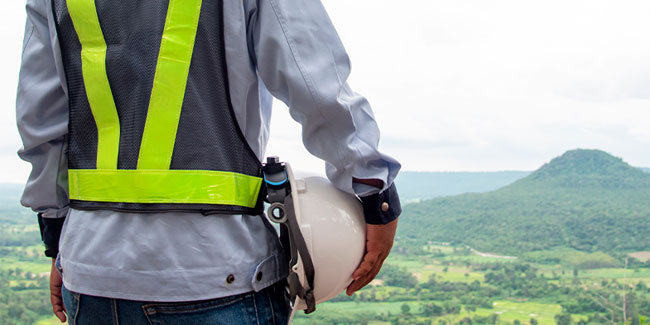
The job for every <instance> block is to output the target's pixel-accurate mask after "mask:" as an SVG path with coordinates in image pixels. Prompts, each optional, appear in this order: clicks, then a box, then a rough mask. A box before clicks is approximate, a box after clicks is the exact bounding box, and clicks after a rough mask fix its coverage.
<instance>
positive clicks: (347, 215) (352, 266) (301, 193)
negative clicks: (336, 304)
mask: <svg viewBox="0 0 650 325" xmlns="http://www.w3.org/2000/svg"><path fill="white" fill-rule="evenodd" d="M284 166H285V172H286V180H288V182H289V184H290V188H291V192H290V193H291V198H292V199H291V200H285V201H284V203H285V205H282V204H277V203H276V204H272V205H271V206H270V207H269V209H268V212H269V217H270V219H271V220H273V221H276V222H278V221H279V222H284V223H285V224H287V225H288V226H289V227H290V226H291V223H290V222H287V220H286V218H287V217H289V218H291V217H292V215H295V220H296V221H297V225H298V226H299V230H300V233H302V237H303V238H304V244H305V246H306V247H307V250H308V252H309V254H308V255H309V256H303V255H304V254H303V253H302V252H300V250H299V249H298V254H296V255H298V256H297V258H296V261H294V264H293V265H291V270H290V272H293V273H295V274H296V275H297V278H298V280H299V282H300V285H302V287H303V288H304V289H311V290H310V291H311V294H313V297H314V300H315V303H316V304H318V303H321V302H324V301H326V300H329V299H331V298H333V297H335V296H337V295H338V294H340V293H341V292H343V291H344V290H345V289H346V288H347V286H348V285H349V284H350V283H351V282H352V273H353V272H354V271H355V270H356V269H357V267H358V266H359V264H360V263H361V260H362V258H363V255H364V252H365V244H366V223H365V219H364V217H363V208H362V206H361V202H360V201H359V199H358V198H357V197H356V196H355V195H353V194H349V193H345V192H343V191H341V190H339V189H337V188H335V187H334V186H333V185H332V184H331V183H330V182H329V181H328V180H327V179H326V178H323V177H319V176H308V177H301V176H294V174H293V171H292V170H291V167H290V166H289V164H284ZM267 183H269V181H268V180H267ZM271 183H273V182H271ZM286 203H289V204H292V205H293V211H294V214H292V213H287V212H288V209H290V208H291V207H287V206H286ZM278 208H280V209H284V211H278ZM283 219H284V220H283ZM293 232H295V230H293ZM294 241H295V240H294ZM292 244H293V243H292ZM298 246H299V245H298ZM308 258H309V259H310V260H311V262H309V261H307V260H306V259H308ZM309 264H312V265H313V270H314V272H313V288H312V287H310V285H309V281H308V278H307V277H308V274H307V272H305V265H307V267H310V265H309ZM307 308H308V306H307V304H306V302H305V301H304V300H303V299H300V295H298V296H297V297H296V301H295V302H294V308H293V310H294V312H295V311H296V310H303V309H307ZM312 310H313V309H312Z"/></svg>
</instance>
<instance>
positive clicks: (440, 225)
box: [398, 150, 650, 255]
mask: <svg viewBox="0 0 650 325" xmlns="http://www.w3.org/2000/svg"><path fill="white" fill-rule="evenodd" d="M400 219H401V221H400V228H399V230H398V235H399V236H400V237H399V238H400V240H403V241H405V242H415V243H417V244H423V243H426V242H428V241H437V242H450V243H452V244H456V245H460V244H462V245H469V246H471V247H473V248H475V249H477V250H479V251H487V252H493V253H502V254H507V255H521V254H523V253H525V252H531V251H539V250H550V249H555V248H557V247H565V248H570V249H574V250H579V251H583V252H597V251H602V252H607V253H610V254H617V255H620V254H621V253H623V252H632V251H642V250H650V241H649V240H648V238H650V174H648V173H645V172H643V171H641V169H638V168H634V167H631V166H629V165H628V164H627V163H625V162H623V161H622V160H621V159H620V158H616V157H613V156H611V155H609V154H607V153H605V152H602V151H598V150H573V151H569V152H567V153H565V154H564V155H562V156H561V157H558V158H555V159H553V160H552V161H551V162H549V163H548V164H545V165H544V166H542V167H541V168H540V169H539V170H537V171H535V172H533V173H532V174H530V175H529V176H527V177H525V178H523V179H521V180H518V181H516V182H515V183H513V184H511V185H509V186H506V187H504V188H501V189H499V190H497V191H494V192H489V193H480V194H464V195H458V196H453V197H446V198H440V199H433V200H428V201H423V202H420V203H415V204H409V205H406V206H405V208H404V214H403V217H402V218H400Z"/></svg>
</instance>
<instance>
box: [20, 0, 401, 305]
mask: <svg viewBox="0 0 650 325" xmlns="http://www.w3.org/2000/svg"><path fill="white" fill-rule="evenodd" d="M204 1H209V0H204ZM224 12H225V15H224V16H225V24H224V33H225V46H226V60H227V63H228V65H227V70H228V78H229V84H230V89H229V91H230V95H231V100H232V104H233V108H234V111H235V116H236V118H237V122H238V124H239V127H240V128H241V130H242V133H243V134H244V136H245V138H246V140H247V141H248V143H249V145H250V146H251V148H252V149H253V151H254V152H255V153H256V155H257V157H258V158H259V159H260V160H262V159H263V157H264V154H265V152H264V151H265V147H266V144H267V141H268V139H269V123H270V119H271V102H272V96H275V97H277V98H279V99H280V100H282V101H283V102H285V103H286V104H287V106H288V107H289V109H290V113H291V116H292V117H293V118H294V119H295V120H296V121H298V122H299V123H301V124H302V137H303V142H304V144H305V147H306V148H307V150H308V151H309V152H311V153H312V154H314V155H315V156H317V157H319V158H321V159H323V160H325V161H326V174H327V176H328V178H329V179H330V180H331V181H332V183H333V184H334V185H335V186H336V187H338V188H340V189H341V190H344V191H347V192H349V193H355V194H357V195H360V196H363V195H367V194H371V193H372V191H373V190H374V191H376V189H373V188H372V187H368V186H363V185H361V184H356V183H355V184H353V183H352V178H353V177H356V178H361V179H380V180H383V181H384V186H385V187H384V189H385V188H387V187H389V186H390V185H391V184H392V183H393V180H394V179H395V177H396V176H397V172H398V170H399V168H400V165H399V163H398V162H397V161H396V160H394V159H393V158H391V157H389V156H387V155H385V154H383V153H381V152H379V150H378V142H379V129H378V127H377V124H376V122H375V120H374V117H373V113H372V110H371V108H370V105H369V104H368V102H367V101H366V99H365V98H364V97H362V96H360V95H359V94H357V93H355V92H353V91H352V90H351V89H350V87H349V86H348V84H347V83H346V80H347V77H348V75H349V73H350V63H349V60H348V56H347V54H346V52H345V49H344V48H343V45H342V43H341V41H340V39H339V37H338V35H337V33H336V31H335V29H334V27H333V26H332V24H331V22H330V20H329V18H328V16H327V13H326V11H325V9H324V8H323V6H322V4H321V2H320V1H319V0H224ZM27 14H28V15H27V24H26V30H25V40H24V46H23V48H24V50H23V62H22V66H21V71H20V80H19V87H18V96H17V121H18V128H19V131H20V134H21V137H22V140H23V148H21V149H20V150H19V155H20V157H21V158H22V159H24V160H26V161H28V162H30V163H31V164H32V172H31V174H30V177H29V180H28V181H27V184H26V187H25V192H24V194H23V197H22V203H23V205H25V206H28V207H31V208H32V209H33V210H34V211H37V212H41V213H43V217H46V218H61V217H65V216H67V219H66V222H65V226H64V230H63V233H62V235H61V243H60V259H61V264H62V268H63V271H64V278H63V279H64V284H65V286H66V287H67V288H68V289H69V290H71V291H75V292H79V293H84V294H89V295H95V296H103V297H112V298H121V299H131V300H148V301H188V300H201V299H210V298H217V297H223V296H229V295H233V294H238V293H244V292H248V291H251V290H255V291H258V290H261V289H263V288H264V287H266V286H268V285H270V284H272V283H274V282H276V281H278V280H279V279H281V278H282V277H285V276H286V274H283V273H282V272H281V271H280V269H281V268H280V267H279V264H280V263H283V262H282V259H283V258H282V256H281V254H280V249H279V246H278V243H277V237H276V234H275V232H274V230H273V229H272V227H270V225H269V224H268V221H266V220H265V219H263V218H262V217H260V216H247V215H219V216H209V217H205V216H202V215H200V214H191V213H184V214H183V213H159V214H146V215H144V214H132V213H120V212H114V211H82V210H75V209H69V208H68V196H67V156H66V153H67V140H66V135H67V131H68V99H67V87H66V81H65V80H66V79H65V73H64V69H63V65H62V60H61V53H60V48H59V44H58V39H57V34H56V28H55V23H54V18H53V16H52V8H51V1H49V0H27ZM259 273H261V274H262V276H261V280H258V274H259ZM230 275H232V276H234V279H235V280H234V281H233V282H232V283H228V281H226V279H227V278H228V277H229V276H230Z"/></svg>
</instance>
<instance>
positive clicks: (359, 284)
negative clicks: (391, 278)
mask: <svg viewBox="0 0 650 325" xmlns="http://www.w3.org/2000/svg"><path fill="white" fill-rule="evenodd" d="M387 256H388V254H384V253H383V252H382V253H371V252H368V253H366V255H365V256H364V259H363V261H362V262H361V265H359V268H357V270H356V271H354V273H353V274H352V277H353V279H354V281H352V283H350V285H349V286H348V288H347V290H346V294H347V295H348V296H351V295H352V294H354V293H355V292H356V291H357V290H359V289H361V288H363V287H365V286H366V285H367V284H368V283H370V282H371V281H372V280H373V279H374V278H375V277H376V276H377V274H378V273H379V270H381V266H382V264H383V263H384V260H385V259H386V257H387Z"/></svg>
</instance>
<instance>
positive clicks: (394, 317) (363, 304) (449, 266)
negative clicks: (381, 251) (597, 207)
mask: <svg viewBox="0 0 650 325" xmlns="http://www.w3.org/2000/svg"><path fill="white" fill-rule="evenodd" d="M464 253H465V250H464V249H456V250H446V251H445V252H444V253H442V254H440V253H439V252H437V253H436V256H433V255H426V254H425V255H420V256H414V255H403V254H400V253H397V252H393V254H392V255H391V256H390V257H389V259H388V260H387V267H386V268H385V269H384V270H382V272H381V274H380V275H379V277H378V278H380V280H381V281H382V282H381V283H380V282H377V281H375V282H374V286H369V287H368V288H365V289H363V290H361V291H359V292H358V293H356V294H355V295H353V296H352V297H347V296H345V295H340V296H338V297H337V298H335V299H333V300H332V301H330V302H327V303H324V304H321V305H319V306H318V308H317V311H316V312H315V313H313V314H311V315H304V314H302V313H297V315H296V319H295V322H294V323H295V324H470V322H471V324H516V323H519V324H534V323H535V322H537V323H538V324H611V322H612V320H613V321H614V322H615V323H617V324H619V323H622V321H623V313H622V304H623V288H624V287H625V288H626V294H627V306H626V309H627V318H628V320H629V321H631V322H630V324H640V319H641V317H642V316H641V315H648V314H650V288H648V285H647V284H648V283H650V281H648V280H650V279H648V280H641V279H644V276H647V274H648V272H650V268H641V269H638V271H635V270H632V269H628V270H625V269H618V268H617V269H577V268H570V267H564V266H561V265H545V264H535V263H529V262H522V261H518V260H515V261H511V260H503V261H502V262H494V258H490V257H481V256H476V255H475V259H473V260H467V259H464V257H466V255H464ZM562 254H566V252H562ZM451 261H453V262H451ZM431 270H435V271H434V272H432V273H431V274H430V275H429V276H427V277H420V278H419V280H418V281H416V282H414V281H413V279H414V278H417V276H416V275H417V274H422V273H425V272H429V271H431ZM445 270H446V271H445ZM451 273H453V274H456V276H460V277H464V274H472V273H473V274H477V275H478V279H477V280H474V281H472V282H466V281H456V280H447V279H445V276H446V274H451ZM624 273H625V274H626V280H623V274H624ZM391 277H392V279H391ZM388 281H391V283H390V285H388V283H387V282H388ZM531 319H533V321H531Z"/></svg>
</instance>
